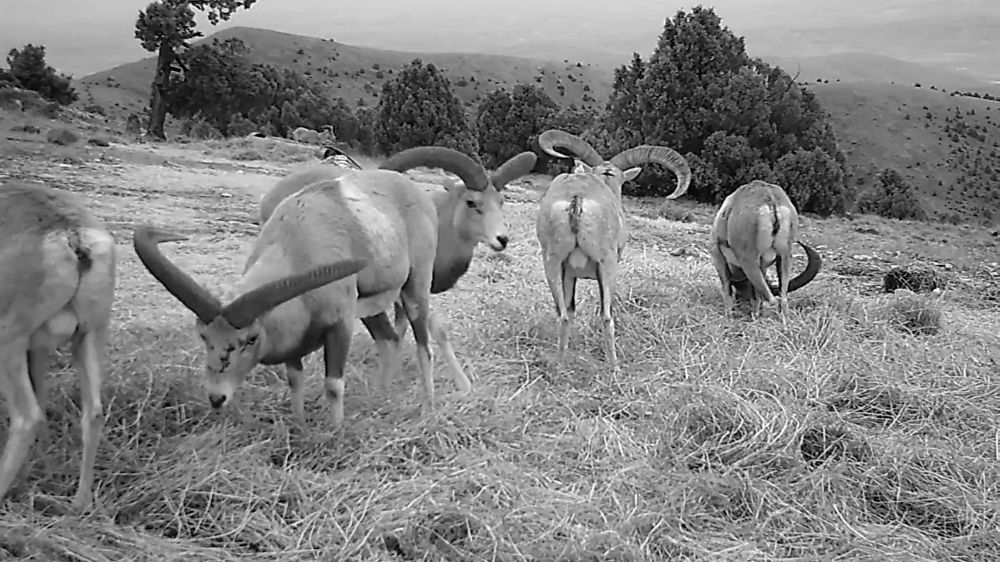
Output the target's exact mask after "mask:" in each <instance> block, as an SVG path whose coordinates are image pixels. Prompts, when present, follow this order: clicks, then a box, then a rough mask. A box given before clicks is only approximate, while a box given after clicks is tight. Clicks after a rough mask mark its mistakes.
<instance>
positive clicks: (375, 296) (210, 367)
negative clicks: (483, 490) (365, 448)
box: [134, 147, 477, 426]
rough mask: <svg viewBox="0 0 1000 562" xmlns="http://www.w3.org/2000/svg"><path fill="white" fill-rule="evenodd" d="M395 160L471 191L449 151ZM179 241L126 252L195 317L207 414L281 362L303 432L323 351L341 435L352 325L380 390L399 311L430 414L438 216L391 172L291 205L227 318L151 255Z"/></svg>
mask: <svg viewBox="0 0 1000 562" xmlns="http://www.w3.org/2000/svg"><path fill="white" fill-rule="evenodd" d="M397 156H398V157H401V158H404V159H408V160H409V161H412V162H414V166H416V165H424V166H437V167H442V168H444V169H446V170H448V171H451V172H453V173H455V174H457V175H459V177H465V178H469V179H470V181H471V179H474V178H475V173H476V172H477V170H476V169H475V168H471V167H470V166H468V165H467V164H466V162H465V160H463V158H464V159H467V158H468V157H465V156H464V155H462V154H461V153H458V152H455V151H450V150H447V149H440V148H436V147H418V148H414V149H410V150H409V151H406V152H404V153H402V154H400V155H397ZM179 239H182V237H181V236H178V235H174V234H171V233H166V232H163V231H158V230H155V229H152V228H149V227H143V228H140V229H137V230H136V232H135V235H134V245H135V249H136V253H137V254H138V255H139V257H140V259H141V260H142V262H143V264H144V265H145V266H146V268H147V269H148V270H149V271H150V273H151V274H152V275H153V276H154V277H156V278H157V279H158V280H159V281H160V283H161V284H163V286H164V287H165V288H166V289H167V290H168V291H169V292H170V293H171V294H173V295H174V297H176V298H177V299H178V300H180V301H181V302H182V303H183V304H184V305H185V306H187V307H188V308H189V309H190V310H191V311H193V312H194V313H195V314H196V316H197V317H198V319H197V322H196V327H197V330H198V333H199V335H200V336H201V337H202V339H203V341H204V342H205V347H206V370H205V373H206V376H207V378H208V380H207V389H208V393H209V402H210V403H211V404H212V406H213V407H216V408H219V407H222V406H223V405H224V404H226V403H229V402H231V398H232V396H233V394H234V392H235V391H236V389H237V388H238V386H239V385H240V384H241V383H242V381H243V379H244V378H245V377H246V374H247V373H248V372H249V371H250V370H251V369H252V368H253V367H254V366H255V365H257V364H258V363H262V364H265V365H274V364H278V363H284V364H285V368H286V372H287V377H288V383H289V386H290V388H291V395H292V398H291V400H292V411H293V414H294V416H295V418H296V420H297V422H298V423H299V424H304V423H305V413H304V406H303V401H304V397H303V386H302V378H303V372H302V371H303V366H302V359H303V357H305V356H306V355H308V354H309V353H312V352H313V351H315V350H317V349H318V348H320V347H323V349H324V353H325V364H326V384H325V386H326V392H327V396H328V397H329V399H330V401H331V402H332V421H333V424H334V426H340V425H341V424H342V423H343V419H344V380H343V374H344V368H345V366H346V361H347V354H348V348H349V346H350V343H351V335H352V331H353V330H352V328H353V323H354V321H355V319H356V318H361V319H362V322H363V323H364V325H365V327H366V328H367V329H368V331H369V332H370V333H371V334H372V336H373V337H374V338H375V341H376V345H377V347H378V352H379V353H378V354H379V359H380V363H381V366H380V367H381V368H380V381H381V382H382V383H383V384H385V383H386V381H388V379H389V376H390V370H392V369H394V368H396V365H397V364H398V361H397V359H396V355H395V354H396V352H397V351H398V343H399V337H398V336H397V335H396V331H395V329H394V328H393V326H392V322H391V321H390V320H389V317H388V315H387V314H386V312H385V311H386V310H388V309H389V306H390V305H392V304H393V303H395V302H396V301H397V300H402V303H403V306H404V311H405V314H406V316H407V318H408V319H409V321H410V325H411V326H412V327H413V332H414V338H415V339H416V342H417V358H418V363H419V366H420V371H421V374H422V375H423V377H422V379H423V387H424V410H425V412H428V413H429V412H430V411H431V410H432V409H433V398H434V386H433V363H432V361H431V351H430V347H429V345H428V341H429V331H430V330H429V327H428V324H429V316H430V289H431V278H432V274H433V264H434V250H435V248H436V247H437V214H436V212H435V210H434V204H433V203H432V201H431V199H430V198H429V197H428V196H427V195H426V194H425V193H424V192H423V190H422V189H420V188H419V187H417V186H416V185H415V184H414V183H413V181H412V180H410V179H409V178H407V177H406V176H404V175H403V174H400V173H398V172H395V171H391V170H366V171H361V172H354V173H350V174H346V175H344V176H341V177H339V178H336V179H332V180H321V181H317V182H314V183H311V184H309V185H307V186H306V187H304V188H303V189H301V190H298V191H296V192H294V193H292V194H291V195H289V196H288V197H287V198H285V199H284V200H283V201H281V202H280V203H278V205H277V206H276V207H274V209H273V211H272V212H271V214H270V216H269V218H268V220H267V221H266V222H264V224H263V226H262V228H261V232H260V234H259V235H258V238H257V240H256V242H255V244H254V248H253V250H252V251H251V253H250V256H249V257H248V259H247V263H246V267H245V269H244V273H243V275H242V277H241V279H240V280H239V282H238V283H237V290H238V291H239V292H240V293H242V295H241V296H240V297H238V298H237V299H236V300H234V301H233V302H231V303H230V304H228V305H226V306H224V307H223V306H222V305H221V304H220V303H219V301H218V300H216V299H215V297H213V296H212V295H211V294H209V293H208V291H206V290H205V289H204V288H202V287H201V286H200V285H198V284H197V282H195V281H194V280H192V279H191V278H190V277H188V276H187V274H185V273H184V272H182V271H181V270H180V269H179V268H178V267H177V266H176V265H174V264H173V263H171V262H170V261H169V260H168V259H167V258H166V257H164V256H163V254H162V253H160V251H159V249H158V247H157V243H158V242H165V241H170V240H179ZM321 264H327V265H321Z"/></svg>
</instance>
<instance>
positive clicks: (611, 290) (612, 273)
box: [597, 261, 618, 373]
mask: <svg viewBox="0 0 1000 562" xmlns="http://www.w3.org/2000/svg"><path fill="white" fill-rule="evenodd" d="M617 280H618V264H617V263H615V262H613V261H606V262H604V263H602V264H599V265H598V266H597V287H598V290H599V291H600V293H601V319H602V320H603V322H604V349H605V353H606V354H607V359H608V362H609V363H611V370H612V372H614V373H617V372H618V354H617V352H616V351H615V319H614V317H612V316H611V303H612V302H613V301H614V297H615V291H616V289H617Z"/></svg>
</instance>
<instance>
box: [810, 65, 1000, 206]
mask: <svg viewBox="0 0 1000 562" xmlns="http://www.w3.org/2000/svg"><path fill="white" fill-rule="evenodd" d="M811 88H812V90H813V91H814V92H815V93H816V95H817V97H818V98H819V100H820V102H821V103H822V104H823V107H824V108H825V109H826V111H827V112H828V113H829V114H830V117H831V120H832V123H833V127H834V130H835V132H836V134H837V138H838V140H839V142H840V146H841V148H842V149H843V150H844V152H845V154H846V155H847V158H848V163H849V165H850V169H851V177H850V178H849V179H850V181H851V182H853V183H854V184H855V185H857V186H858V188H859V189H864V188H867V187H870V186H872V185H873V184H874V181H875V174H876V173H877V172H878V171H879V170H881V169H883V168H886V167H893V168H895V169H896V170H897V171H898V172H899V173H900V174H902V175H903V176H904V177H905V178H906V179H907V180H908V181H909V182H910V184H911V185H913V186H915V187H917V188H918V190H919V192H920V194H921V196H922V197H921V198H922V200H923V203H924V205H925V207H926V208H927V210H928V211H929V212H931V214H932V215H935V216H937V217H940V218H954V215H955V214H956V213H957V215H958V216H962V217H965V216H971V217H977V218H980V219H988V220H991V221H992V222H994V223H996V222H998V221H1000V177H998V175H1000V147H998V146H1000V143H998V140H1000V103H997V102H991V101H986V100H981V99H975V98H967V97H961V96H951V95H949V94H947V93H944V92H942V91H940V90H936V89H930V88H928V87H921V88H916V87H914V86H913V85H903V84H873V83H854V84H846V83H839V84H838V83H829V84H826V83H824V84H814V85H812V86H811Z"/></svg>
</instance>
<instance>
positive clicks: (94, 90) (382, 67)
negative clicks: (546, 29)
mask: <svg viewBox="0 0 1000 562" xmlns="http://www.w3.org/2000/svg"><path fill="white" fill-rule="evenodd" d="M211 37H216V38H219V39H226V38H229V37H238V38H240V39H242V40H243V41H245V42H246V43H247V45H248V46H249V47H250V50H251V52H250V56H251V58H252V59H253V60H255V61H259V62H264V63H269V64H273V65H278V66H285V67H295V68H297V69H299V70H300V71H302V72H303V73H307V74H309V75H310V76H312V77H313V78H316V79H318V80H321V81H323V82H324V83H326V84H328V85H329V87H330V88H331V89H333V90H334V91H335V92H336V95H339V96H341V97H343V98H344V99H346V100H348V101H349V103H351V104H352V105H354V104H356V103H357V100H359V99H360V100H362V103H366V104H372V103H377V97H376V96H377V94H378V92H379V91H380V89H381V87H382V84H383V83H384V82H385V80H387V79H389V78H390V77H391V76H392V73H393V72H394V71H396V70H397V69H399V68H401V67H402V66H403V65H405V64H407V63H408V62H409V61H411V60H412V59H413V58H421V59H423V60H425V61H429V62H433V63H434V64H436V65H438V66H440V67H441V68H443V69H445V71H446V73H447V75H448V76H449V78H450V79H451V81H452V84H453V86H454V88H455V91H456V94H457V95H458V96H459V98H460V99H462V100H463V101H464V102H465V103H466V104H467V105H469V106H471V105H473V104H474V103H475V101H476V100H477V99H478V97H479V96H481V95H483V94H485V93H486V92H488V91H490V90H492V89H494V88H497V87H500V86H504V87H508V88H510V87H512V86H513V85H514V84H517V83H538V84H540V85H541V86H543V87H544V88H545V90H546V92H547V93H548V94H549V95H550V96H551V97H552V98H553V99H554V100H556V101H557V102H558V103H560V104H561V105H564V106H566V105H569V104H574V103H575V104H577V105H578V106H585V107H588V106H589V107H592V108H600V107H602V106H603V104H604V102H605V100H606V99H607V96H608V94H609V91H610V81H611V72H610V69H609V68H608V67H607V66H605V65H599V64H593V63H590V64H588V62H589V61H574V60H572V59H565V61H563V62H552V61H542V60H539V59H530V58H521V57H514V56H501V55H482V54H468V53H409V52H402V51H392V50H385V49H374V48H368V47H358V46H353V45H345V44H343V43H339V42H335V41H332V40H329V39H319V38H311V37H303V36H298V35H292V34H288V33H282V32H276V31H269V30H263V29H254V28H229V29H224V30H222V31H220V32H218V33H216V34H215V35H213V36H210V38H211ZM210 38H208V39H210ZM208 39H206V40H208ZM587 52H593V51H587ZM581 56H582V55H581ZM644 56H646V55H644ZM767 59H768V60H769V62H771V63H772V64H778V65H780V66H782V67H783V68H785V69H786V71H788V72H789V73H790V74H793V75H794V74H795V73H796V72H798V71H800V70H801V74H800V75H799V80H800V81H801V82H803V83H805V84H807V85H808V86H809V87H810V88H811V89H812V90H813V91H815V92H816V94H817V95H818V97H819V99H820V101H821V102H822V103H823V105H824V107H825V108H826V109H827V111H828V113H829V114H830V116H831V119H832V123H833V127H834V130H835V132H836V133H837V137H838V139H840V141H841V146H842V148H843V149H844V151H845V153H846V154H847V156H848V161H849V164H850V181H851V182H852V183H854V184H855V185H857V186H858V187H859V189H865V188H867V187H870V186H871V185H873V183H874V181H875V174H876V173H877V172H878V171H879V170H881V169H884V168H887V167H892V168H895V169H896V170H898V171H899V172H900V173H902V174H903V175H904V177H906V178H907V179H908V180H909V181H910V182H911V183H912V184H913V185H914V186H915V187H917V189H918V190H919V192H920V194H921V196H922V198H923V200H924V204H925V206H926V208H927V209H928V211H929V212H930V213H931V214H932V216H936V217H939V218H948V219H952V220H956V219H957V218H958V217H970V216H971V217H978V218H979V219H989V220H997V219H1000V216H998V215H997V208H998V206H1000V205H998V202H1000V200H998V199H997V197H998V194H1000V181H998V178H997V174H998V173H1000V157H998V155H997V150H996V146H995V144H994V143H995V142H996V141H995V140H994V139H998V138H1000V131H998V128H1000V104H997V103H993V102H988V101H984V100H979V99H971V98H962V97H954V96H950V95H948V94H946V93H944V92H945V91H948V92H950V91H953V90H954V89H960V90H962V91H975V92H982V93H989V92H992V93H994V95H996V94H997V93H998V89H997V88H996V87H993V88H991V87H990V85H989V84H986V83H984V82H981V81H979V80H977V79H975V78H972V77H969V76H967V75H966V74H963V73H961V72H957V71H949V70H947V69H941V68H935V67H928V66H925V65H920V64H916V63H909V62H905V61H902V60H898V59H893V58H890V57H885V56H881V55H875V54H871V53H857V52H851V53H840V54H836V55H827V56H818V57H767ZM577 64H579V66H577ZM152 68H153V59H152V58H147V59H143V60H141V61H138V62H135V63H131V64H127V65H123V66H119V67H116V68H113V69H111V70H108V71H104V72H99V73H96V74H93V75H90V76H87V77H85V78H83V79H82V80H81V90H82V93H83V96H82V99H81V104H83V105H86V104H88V103H96V104H97V105H100V106H102V107H103V108H104V109H106V110H108V112H109V114H111V115H116V116H121V115H122V114H123V113H125V112H130V111H135V110H138V109H140V108H142V107H144V106H145V104H146V103H147V102H146V100H147V96H148V89H149V83H150V81H151V79H152ZM536 80H540V82H537V81H536ZM917 83H920V84H921V87H919V88H918V87H915V84H917ZM560 86H563V87H564V92H565V94H564V95H560V88H559V87H560ZM585 87H589V89H590V91H589V92H588V91H585V90H584V88H585ZM584 95H587V96H588V98H587V99H588V101H587V102H584ZM589 100H592V101H589ZM956 109H957V110H958V115H959V116H960V120H961V124H958V123H952V120H953V119H954V115H955V111H956ZM928 113H929V114H930V115H931V118H927V114H928Z"/></svg>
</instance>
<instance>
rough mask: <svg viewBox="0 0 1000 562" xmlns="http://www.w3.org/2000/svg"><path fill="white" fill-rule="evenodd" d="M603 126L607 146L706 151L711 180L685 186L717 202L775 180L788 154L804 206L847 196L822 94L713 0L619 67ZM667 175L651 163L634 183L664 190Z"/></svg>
mask: <svg viewBox="0 0 1000 562" xmlns="http://www.w3.org/2000/svg"><path fill="white" fill-rule="evenodd" d="M598 131H599V133H598V136H600V137H604V138H603V139H602V141H601V142H600V143H592V144H595V148H596V147H597V144H601V145H603V146H604V147H605V148H606V150H602V149H600V148H599V149H598V150H601V151H602V153H604V154H615V153H617V152H620V151H621V150H623V149H626V148H631V147H633V146H636V145H639V144H646V143H648V144H659V145H664V146H669V147H671V148H673V149H674V150H676V151H678V152H679V153H681V154H694V155H697V156H699V157H700V161H699V162H698V167H699V168H701V173H704V174H708V176H709V180H708V181H700V182H698V181H697V180H696V182H697V184H696V185H692V188H691V189H689V191H688V193H690V194H691V196H692V197H693V198H694V199H697V200H699V201H703V202H707V203H719V202H721V200H722V198H724V197H725V196H726V195H728V194H729V193H732V192H733V191H734V190H735V189H736V188H738V187H739V186H740V185H743V184H744V183H747V182H748V181H750V180H754V179H760V180H768V179H769V178H770V177H771V170H773V169H776V168H779V164H778V162H779V161H781V159H782V158H784V157H785V156H786V155H789V154H793V155H795V156H793V157H790V158H792V160H786V161H785V162H783V163H782V164H781V165H780V169H781V171H782V173H783V174H784V175H785V176H794V177H795V178H804V179H803V181H804V182H805V183H804V184H801V186H800V184H796V187H795V188H793V189H799V188H805V186H810V187H808V188H807V189H808V190H809V193H808V195H807V196H805V197H802V196H801V195H802V194H800V197H799V199H800V200H801V202H799V201H797V202H796V203H797V204H798V205H800V209H799V210H800V211H807V212H815V213H818V214H823V215H826V214H830V213H831V212H837V211H839V210H842V209H843V208H844V207H845V202H846V201H847V200H848V199H849V197H848V195H847V194H848V193H849V192H848V191H847V187H846V186H845V184H844V181H843V166H844V162H845V161H846V158H845V156H844V155H843V153H842V152H841V151H840V149H839V148H838V146H837V143H836V139H835V137H834V135H833V131H832V128H831V127H830V124H829V121H828V117H827V115H826V114H825V113H824V111H823V108H822V107H821V106H820V104H819V102H818V101H817V99H816V96H815V95H814V94H813V93H812V92H810V91H809V90H807V89H806V88H805V87H803V86H800V85H799V84H796V82H795V80H794V79H793V78H792V77H791V76H789V75H788V74H787V73H786V72H784V71H783V70H782V69H780V68H777V67H772V66H770V65H769V64H767V63H765V62H763V61H762V60H760V59H752V58H750V57H749V56H748V55H747V53H746V49H745V46H744V43H743V39H742V38H740V37H737V36H736V35H734V34H733V33H732V32H731V31H730V30H729V29H727V28H725V27H723V26H722V22H721V19H720V18H719V17H718V16H717V15H716V14H715V12H714V11H713V10H712V9H711V8H704V7H702V6H697V7H695V8H694V9H692V10H691V11H690V12H684V11H679V12H677V14H676V16H675V17H674V18H673V19H667V21H666V23H665V24H664V28H663V33H662V34H661V35H660V38H659V41H658V42H657V46H656V48H655V50H654V52H653V54H652V55H651V56H650V57H649V59H648V60H646V61H644V60H643V59H642V57H640V56H639V55H638V54H636V55H634V56H633V58H632V60H631V62H630V63H629V64H628V65H626V66H622V67H620V68H618V69H616V70H615V75H614V82H613V91H612V93H611V96H610V98H609V100H608V104H607V111H606V114H605V116H604V119H603V124H602V126H601V127H599V128H598ZM800 151H801V152H800ZM818 151H822V153H820V152H818ZM823 153H825V155H824V154H823ZM670 176H671V174H670V173H669V172H666V171H661V170H657V169H656V168H655V167H650V169H649V170H644V171H643V173H642V174H641V175H640V176H639V177H638V178H636V182H635V183H636V186H635V187H634V188H631V189H629V192H630V193H632V194H635V195H657V194H660V193H661V192H662V190H663V186H664V185H668V184H670V183H671V182H672V179H673V178H672V177H670ZM697 177H698V176H696V178H697ZM797 181H798V180H797ZM789 186H791V184H789Z"/></svg>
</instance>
